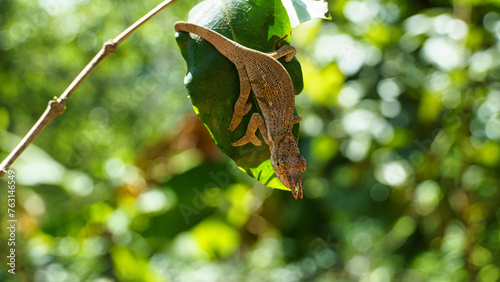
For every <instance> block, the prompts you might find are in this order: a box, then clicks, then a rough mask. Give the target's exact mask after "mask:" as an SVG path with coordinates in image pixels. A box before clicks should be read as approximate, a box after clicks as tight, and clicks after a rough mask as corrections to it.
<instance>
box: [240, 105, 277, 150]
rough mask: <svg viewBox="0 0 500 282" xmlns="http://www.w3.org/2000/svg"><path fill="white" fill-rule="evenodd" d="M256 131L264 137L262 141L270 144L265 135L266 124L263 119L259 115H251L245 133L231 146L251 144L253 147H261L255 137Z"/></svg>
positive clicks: (260, 143)
mask: <svg viewBox="0 0 500 282" xmlns="http://www.w3.org/2000/svg"><path fill="white" fill-rule="evenodd" d="M257 129H258V130H260V133H261V134H262V136H264V140H265V141H266V143H267V144H270V143H271V140H270V138H269V136H268V135H267V130H266V124H265V123H264V119H263V118H262V116H261V115H260V114H259V113H253V114H252V117H251V118H250V122H249V123H248V127H247V131H246V133H245V136H243V137H242V138H241V139H240V140H238V141H236V142H233V143H231V145H232V146H234V147H237V146H243V145H245V144H246V143H248V142H251V143H252V144H254V145H255V146H260V145H262V141H260V139H259V138H257V136H256V135H255V133H256V132H257Z"/></svg>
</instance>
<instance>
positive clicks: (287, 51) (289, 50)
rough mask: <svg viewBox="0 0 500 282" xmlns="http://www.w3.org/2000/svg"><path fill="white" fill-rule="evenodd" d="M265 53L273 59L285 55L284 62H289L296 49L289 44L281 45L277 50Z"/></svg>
mask: <svg viewBox="0 0 500 282" xmlns="http://www.w3.org/2000/svg"><path fill="white" fill-rule="evenodd" d="M267 54H268V55H270V56H271V57H273V58H275V59H279V58H281V57H285V62H290V61H291V60H292V59H293V57H295V54H297V50H295V48H293V47H292V46H290V45H283V46H282V47H281V48H279V49H278V50H276V51H273V52H270V53H267Z"/></svg>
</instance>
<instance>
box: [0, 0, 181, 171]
mask: <svg viewBox="0 0 500 282" xmlns="http://www.w3.org/2000/svg"><path fill="white" fill-rule="evenodd" d="M176 1H177V0H166V1H163V2H162V3H160V4H159V5H158V6H156V7H155V8H154V9H152V10H151V11H149V13H147V14H146V15H144V16H143V17H142V18H141V19H139V20H138V21H136V22H135V23H134V24H132V25H131V26H129V27H128V28H127V29H126V30H124V31H123V32H122V33H120V34H119V35H118V36H116V37H115V38H113V39H111V40H108V41H107V42H105V43H104V45H103V46H102V49H101V50H100V51H99V52H98V53H97V54H96V55H95V57H94V58H93V59H92V60H91V61H90V62H89V63H88V64H87V66H85V68H84V69H83V70H82V71H81V72H80V73H79V74H78V76H77V77H76V78H75V79H74V80H73V82H71V84H70V85H69V86H68V88H66V90H64V92H63V93H62V94H61V96H60V97H59V98H57V97H54V99H53V100H51V101H50V102H49V105H48V106H47V109H45V112H44V113H43V114H42V116H41V117H40V118H39V119H38V121H37V122H36V123H35V125H33V127H32V128H31V130H30V131H29V132H28V133H27V134H26V136H24V138H23V139H22V140H21V142H20V143H19V144H18V145H17V146H16V148H14V150H13V151H12V152H11V153H10V154H9V156H7V158H6V159H5V160H4V161H3V162H2V163H1V164H0V178H2V176H4V175H5V174H6V173H7V170H8V169H9V168H10V166H11V165H12V164H13V163H14V162H15V161H16V160H17V158H18V157H19V156H20V155H21V154H22V153H23V152H24V150H25V149H26V148H27V147H28V146H29V145H30V144H31V143H32V142H33V141H34V140H35V138H36V137H37V136H38V134H40V132H42V130H43V129H44V128H45V127H46V126H47V125H48V124H49V123H50V122H51V121H52V120H53V119H54V118H55V117H56V116H58V115H60V114H62V113H63V112H64V110H65V109H66V101H67V100H68V98H69V97H70V96H71V94H73V92H74V91H75V90H76V89H77V88H78V87H79V86H80V84H81V83H82V82H83V81H84V80H85V78H87V76H89V74H90V73H91V72H92V71H94V70H95V69H96V68H97V66H98V65H99V64H100V63H101V62H102V61H103V60H104V59H105V58H106V57H108V56H109V55H111V54H113V53H114V52H115V50H116V49H117V48H118V45H120V44H121V43H122V42H123V41H125V39H127V38H128V37H129V36H130V35H131V34H132V33H134V32H135V31H136V30H137V29H138V28H139V27H141V26H142V25H143V24H145V23H146V22H147V21H149V20H150V19H151V18H152V17H154V16H156V15H157V14H158V13H159V12H160V11H162V10H163V9H165V8H166V7H168V6H170V5H171V4H173V3H175V2H176Z"/></svg>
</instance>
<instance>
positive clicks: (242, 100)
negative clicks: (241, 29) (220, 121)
mask: <svg viewBox="0 0 500 282" xmlns="http://www.w3.org/2000/svg"><path fill="white" fill-rule="evenodd" d="M174 27H175V31H177V32H178V31H186V32H191V33H194V34H196V35H198V36H200V37H202V38H203V39H205V40H207V41H208V42H210V43H211V44H212V45H213V46H214V47H215V48H216V49H217V50H218V51H219V52H220V53H221V54H222V55H224V56H225V57H226V58H228V59H229V60H230V61H231V62H232V63H234V65H235V66H236V69H237V70H238V75H239V79H240V96H239V97H238V100H237V101H236V103H235V105H234V112H233V116H232V119H231V123H230V124H229V127H228V129H229V130H230V131H234V130H235V129H236V127H238V125H239V124H240V123H241V120H242V118H243V116H244V115H246V114H247V113H248V111H250V108H251V107H252V104H251V102H248V96H249V95H250V91H251V90H253V93H254V95H255V98H256V99H257V103H258V105H259V108H260V111H261V113H262V115H261V114H259V113H253V114H252V117H251V119H250V122H249V124H248V127H247V131H246V134H245V135H244V136H243V137H242V138H241V139H240V140H238V141H236V142H233V143H231V145H233V146H242V145H245V144H247V143H248V142H251V143H252V144H254V145H256V146H260V145H262V142H261V141H260V140H259V138H257V136H256V135H255V132H256V131H257V130H260V132H261V133H262V136H263V137H264V141H265V142H266V144H267V145H268V146H269V150H270V153H271V164H272V166H273V168H274V172H275V173H276V176H277V177H278V179H279V180H280V181H281V183H283V185H285V186H286V187H288V188H290V190H291V191H292V195H293V197H294V198H295V199H297V196H299V197H300V198H301V199H302V197H303V192H302V182H301V179H300V174H301V173H302V172H303V171H304V170H305V169H306V161H305V159H304V158H303V157H302V156H301V155H300V151H299V147H298V146H297V141H296V140H295V138H294V137H293V135H292V127H293V124H294V123H298V122H300V121H301V120H302V118H300V117H294V116H293V109H294V107H295V93H294V90H293V83H292V79H291V78H290V75H289V74H288V72H287V71H286V69H285V68H284V67H283V66H282V65H281V64H280V63H279V62H278V61H277V60H276V59H278V58H281V57H283V56H284V57H285V61H287V62H289V61H290V60H292V59H293V57H294V56H295V53H296V51H295V48H293V47H292V46H289V45H285V46H283V47H281V48H280V49H278V50H276V51H274V52H271V53H263V52H260V51H257V50H253V49H250V48H247V47H245V46H242V45H240V44H238V43H236V42H234V41H232V40H230V39H228V38H226V37H224V36H222V35H220V34H219V33H217V32H215V31H212V30H210V29H207V28H204V27H202V26H199V25H195V24H192V23H187V22H176V23H175V25H174Z"/></svg>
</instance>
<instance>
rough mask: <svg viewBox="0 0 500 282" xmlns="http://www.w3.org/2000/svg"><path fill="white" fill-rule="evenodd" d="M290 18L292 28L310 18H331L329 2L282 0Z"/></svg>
mask: <svg viewBox="0 0 500 282" xmlns="http://www.w3.org/2000/svg"><path fill="white" fill-rule="evenodd" d="M281 2H283V6H285V9H286V11H287V13H288V17H289V18H290V24H291V26H292V28H294V27H296V26H298V25H299V24H301V23H303V22H306V21H308V20H310V19H315V18H320V19H331V18H332V17H331V16H330V15H328V16H327V13H328V3H326V2H325V1H323V0H321V1H315V0H281Z"/></svg>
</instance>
